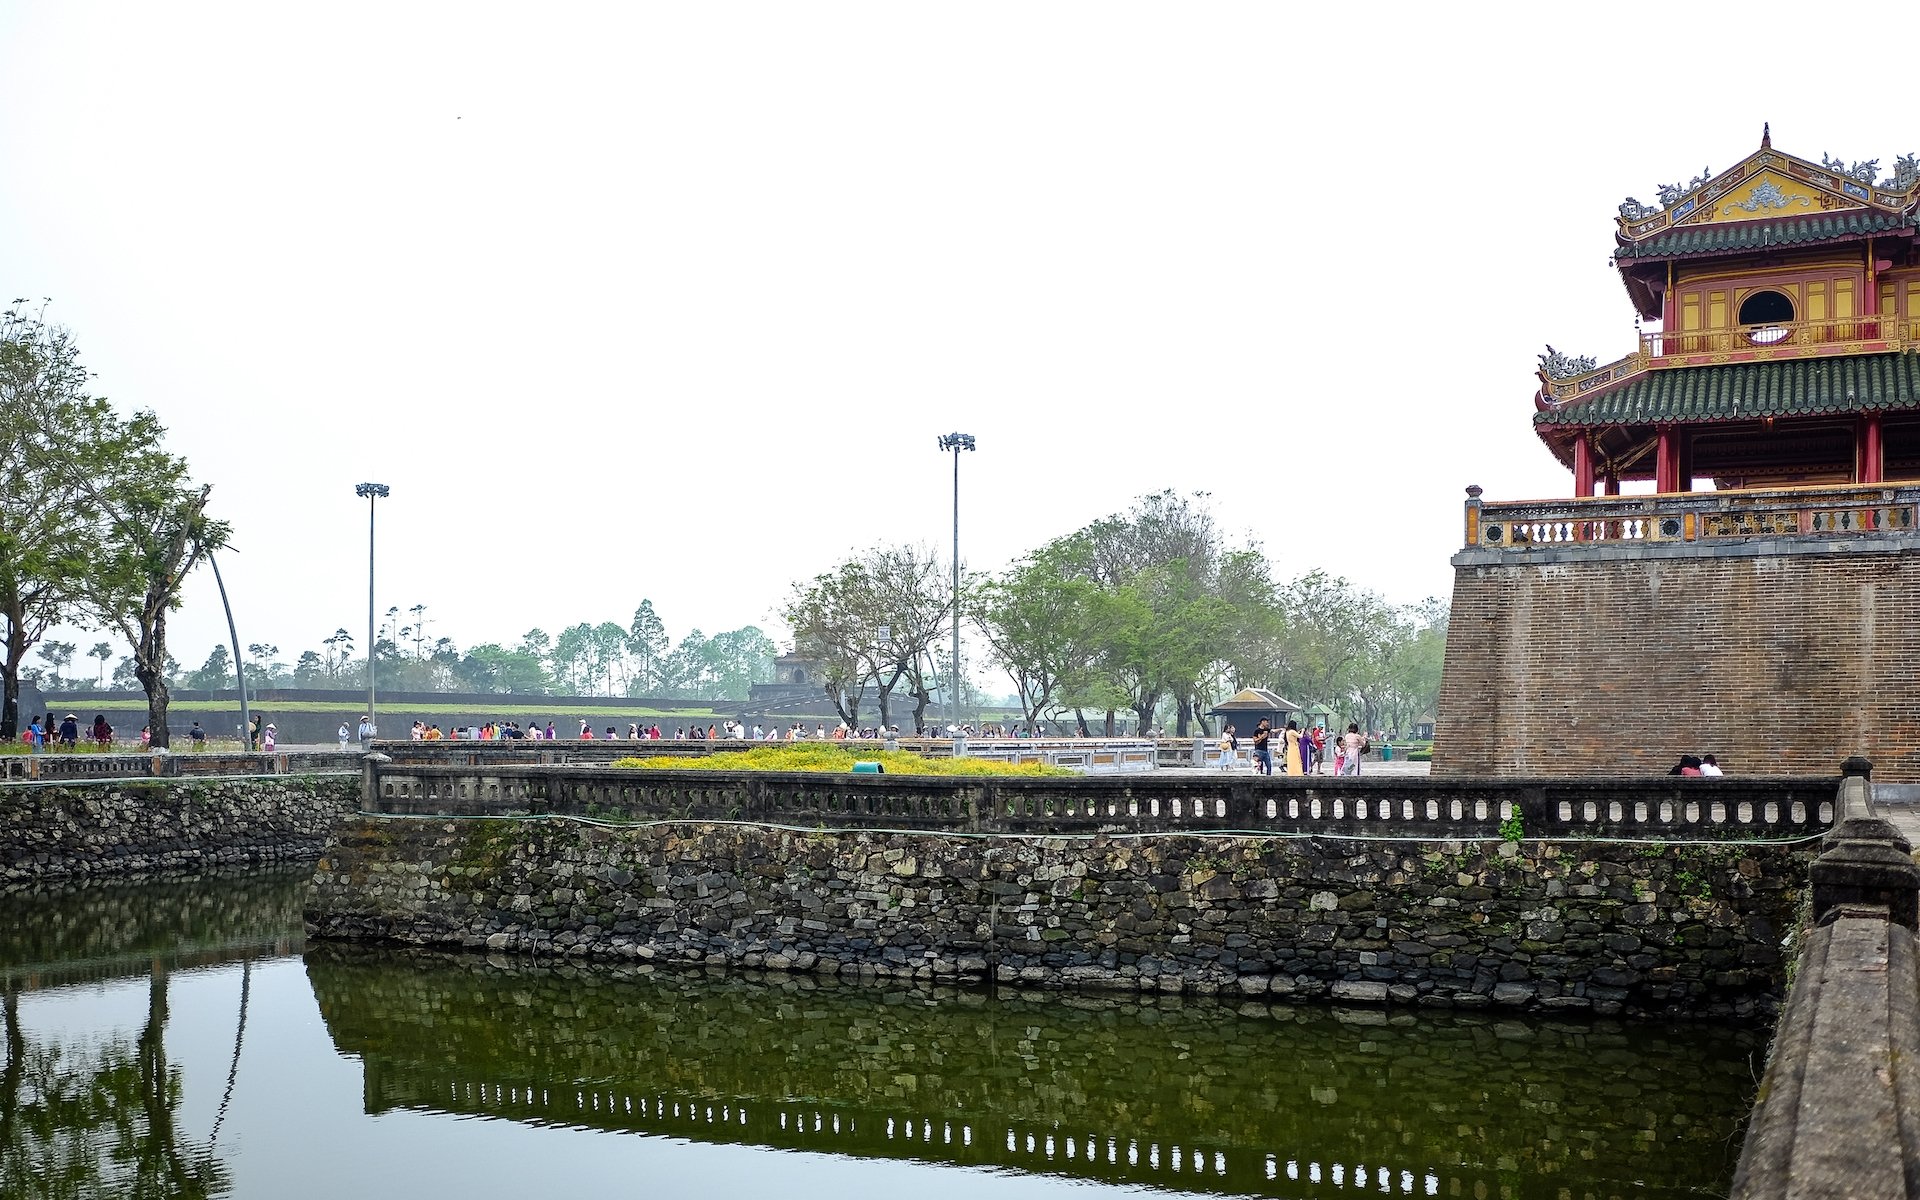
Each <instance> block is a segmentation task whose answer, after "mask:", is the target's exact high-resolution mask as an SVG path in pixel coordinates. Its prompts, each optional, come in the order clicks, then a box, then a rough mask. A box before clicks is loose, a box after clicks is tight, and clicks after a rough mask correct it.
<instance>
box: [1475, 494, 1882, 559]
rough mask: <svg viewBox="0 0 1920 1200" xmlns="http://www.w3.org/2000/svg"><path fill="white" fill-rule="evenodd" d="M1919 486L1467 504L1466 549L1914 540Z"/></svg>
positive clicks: (1603, 497)
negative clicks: (1867, 538)
mask: <svg viewBox="0 0 1920 1200" xmlns="http://www.w3.org/2000/svg"><path fill="white" fill-rule="evenodd" d="M1916 520H1920V487H1915V486H1912V485H1904V486H1887V485H1868V486H1859V485H1846V486H1840V487H1807V488H1793V489H1790V490H1767V491H1744V490H1743V491H1726V492H1684V493H1678V494H1674V493H1668V494H1664V495H1658V496H1593V497H1587V498H1582V499H1573V500H1551V501H1526V502H1520V503H1489V502H1483V501H1481V500H1480V499H1479V498H1478V497H1474V498H1471V499H1469V500H1468V501H1467V522H1466V544H1467V547H1468V548H1469V549H1480V550H1507V551H1525V550H1536V549H1548V548H1557V547H1562V546H1567V545H1573V544H1577V543H1614V542H1645V543H1653V542H1668V543H1687V542H1695V543H1713V542H1731V541H1740V540H1747V539H1753V538H1829V539H1830V538H1851V537H1860V536H1872V535H1882V534H1912V533H1914V532H1915V529H1916Z"/></svg>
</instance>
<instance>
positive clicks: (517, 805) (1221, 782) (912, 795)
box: [365, 755, 1836, 840]
mask: <svg viewBox="0 0 1920 1200" xmlns="http://www.w3.org/2000/svg"><path fill="white" fill-rule="evenodd" d="M383 759H384V756H382V755H375V756H372V757H370V758H369V759H368V761H367V768H366V770H367V775H366V788H365V794H366V803H367V807H368V808H369V809H370V810H372V811H378V812H383V813H391V814H411V815H432V816H458V815H476V816H477V815H488V816H507V815H548V814H553V815H569V816H589V817H601V818H606V819H616V820H655V819H664V818H675V819H687V820H746V821H764V822H769V823H777V824H795V825H805V826H810V827H811V826H816V825H819V826H839V827H868V826H885V827H889V828H920V829H950V830H955V831H961V832H974V833H1047V832H1097V831H1102V830H1106V831H1118V830H1141V831H1148V830H1169V829H1179V830H1192V831H1201V830H1251V831H1256V832H1263V831H1272V832H1275V833H1321V834H1327V835H1329V836H1382V837H1389V836H1391V837H1421V838H1432V837H1444V838H1500V837H1502V836H1505V835H1506V834H1508V833H1511V832H1512V831H1513V829H1514V827H1513V826H1512V825H1511V824H1510V823H1509V822H1510V821H1511V818H1512V817H1513V816H1514V815H1515V814H1516V813H1517V814H1518V816H1519V830H1520V831H1521V832H1522V833H1523V835H1524V836H1527V837H1626V838H1643V839H1648V840H1658V839H1688V838H1702V839H1740V838H1755V839H1775V840H1778V839H1790V838H1796V837H1807V836H1811V835H1815V834H1818V833H1820V832H1822V831H1823V830H1825V829H1826V828H1827V827H1828V825H1829V823H1830V822H1831V821H1832V818H1833V811H1834V807H1833V806H1834V795H1835V787H1836V784H1835V781H1834V780H1832V779H1830V778H1829V779H1819V778H1808V777H1805V776H1793V777H1768V778H1746V779H1737V780H1735V779H1719V780H1712V779H1691V778H1688V779H1681V778H1675V777H1665V776H1663V777H1656V778H1634V779H1585V780H1567V779H1431V778H1427V777H1422V776H1378V777H1371V778H1369V777H1364V776H1362V777H1359V778H1334V777H1308V778H1299V777H1287V776H1251V775H1240V774H1226V773H1220V772H1214V773H1208V772H1158V773H1154V774H1151V775H1135V776H1129V775H1113V776H1106V777H1075V778H1050V777H1018V776H1015V777H1006V778H998V779H994V778H955V777H952V776H931V775H925V776H918V775H898V774H895V775H827V774H813V773H800V772H747V771H712V770H699V771H694V770H688V771H676V770H652V769H640V770H633V769H624V768H614V767H604V766H589V765H581V764H554V765H549V766H535V765H527V766H519V765H501V766H492V765H489V766H455V765H435V766H429V765H422V764H409V763H402V762H390V761H383ZM1503 825H1504V826H1505V828H1503Z"/></svg>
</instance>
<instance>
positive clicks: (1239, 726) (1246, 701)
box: [1207, 687, 1300, 733]
mask: <svg viewBox="0 0 1920 1200" xmlns="http://www.w3.org/2000/svg"><path fill="white" fill-rule="evenodd" d="M1299 711H1300V706H1299V705H1298V704H1295V703H1294V702H1293V701H1291V700H1288V699H1287V698H1286V697H1284V696H1282V695H1280V693H1278V692H1273V691H1269V690H1267V689H1266V688H1257V687H1250V688H1241V689H1240V690H1239V691H1237V692H1235V693H1234V694H1233V695H1231V696H1229V697H1227V698H1226V699H1225V700H1222V701H1221V702H1220V703H1218V704H1216V705H1214V706H1213V707H1212V708H1210V709H1208V710H1207V715H1208V716H1210V717H1218V718H1220V719H1221V720H1222V721H1225V722H1231V723H1232V725H1233V727H1234V729H1235V730H1237V731H1238V732H1240V733H1247V732H1250V731H1251V730H1252V729H1253V727H1254V726H1255V725H1258V724H1259V723H1260V718H1262V717H1265V718H1266V719H1267V720H1268V721H1270V722H1272V724H1273V727H1274V728H1275V729H1279V728H1281V727H1283V726H1285V725H1286V723H1287V719H1288V718H1289V717H1291V716H1292V715H1293V714H1294V713H1297V712H1299Z"/></svg>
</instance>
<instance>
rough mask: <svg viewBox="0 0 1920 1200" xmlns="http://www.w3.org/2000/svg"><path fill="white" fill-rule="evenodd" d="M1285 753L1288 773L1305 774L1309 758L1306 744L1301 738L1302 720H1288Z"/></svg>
mask: <svg viewBox="0 0 1920 1200" xmlns="http://www.w3.org/2000/svg"><path fill="white" fill-rule="evenodd" d="M1285 753H1286V756H1287V774H1289V775H1304V774H1305V773H1306V767H1307V758H1306V752H1305V748H1304V745H1303V743H1302V741H1301V738H1300V722H1298V721H1288V722H1287V748H1286V751H1285Z"/></svg>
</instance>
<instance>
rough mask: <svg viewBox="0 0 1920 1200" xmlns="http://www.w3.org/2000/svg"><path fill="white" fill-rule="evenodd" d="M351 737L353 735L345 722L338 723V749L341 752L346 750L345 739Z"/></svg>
mask: <svg viewBox="0 0 1920 1200" xmlns="http://www.w3.org/2000/svg"><path fill="white" fill-rule="evenodd" d="M352 736H353V734H352V733H351V732H350V731H349V730H348V729H347V723H346V722H345V721H342V722H340V748H341V749H342V750H345V749H346V748H347V739H349V738H351V737H352Z"/></svg>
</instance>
